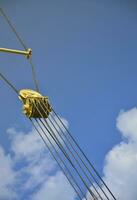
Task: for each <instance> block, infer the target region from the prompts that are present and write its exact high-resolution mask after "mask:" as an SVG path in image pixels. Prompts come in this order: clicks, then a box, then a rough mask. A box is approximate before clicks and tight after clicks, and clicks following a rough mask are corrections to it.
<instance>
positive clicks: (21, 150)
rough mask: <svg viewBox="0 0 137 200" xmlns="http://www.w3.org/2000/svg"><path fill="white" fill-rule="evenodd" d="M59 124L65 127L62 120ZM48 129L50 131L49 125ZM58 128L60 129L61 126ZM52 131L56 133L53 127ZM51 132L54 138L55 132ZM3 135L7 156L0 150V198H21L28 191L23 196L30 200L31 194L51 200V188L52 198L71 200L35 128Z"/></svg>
mask: <svg viewBox="0 0 137 200" xmlns="http://www.w3.org/2000/svg"><path fill="white" fill-rule="evenodd" d="M56 120H57V119H56ZM63 122H64V123H65V125H67V124H68V123H67V122H66V120H63ZM49 123H50V122H49ZM58 123H59V121H58ZM50 126H51V127H52V128H53V129H54V127H53V126H52V125H51V124H50ZM60 126H61V128H63V127H62V125H61V124H60ZM56 129H57V130H58V131H60V129H59V128H58V127H57V126H56ZM54 132H55V134H56V136H57V131H55V130H54ZM7 133H8V137H9V139H10V150H9V154H6V153H5V152H4V149H3V148H2V147H0V199H2V200H9V199H10V200H11V199H12V200H13V199H21V198H22V195H24V194H25V193H26V194H27V193H29V192H30V191H31V195H30V194H29V196H27V198H28V199H32V200H34V196H33V197H31V196H32V194H33V193H35V196H36V198H40V197H41V198H40V199H41V200H42V196H41V195H42V194H45V193H46V195H47V196H48V200H52V199H53V190H52V187H53V188H54V197H55V199H56V197H59V199H61V196H62V199H65V200H74V196H75V193H74V191H73V189H72V188H71V187H70V186H69V184H68V182H67V180H66V178H64V176H63V175H62V173H61V172H60V171H59V170H58V168H57V165H56V163H55V161H54V160H53V159H52V158H51V157H50V156H49V152H48V151H47V149H46V148H45V145H44V143H43V141H42V140H41V138H40V137H39V135H38V134H37V133H36V131H35V129H32V131H30V132H28V133H24V132H22V131H20V132H19V131H16V130H15V129H14V128H10V129H8V130H7ZM46 133H47V132H46ZM41 134H43V133H42V131H41ZM47 134H48V133H47ZM43 136H44V134H43ZM57 137H58V136H57ZM58 139H59V138H58ZM60 141H61V140H60ZM62 144H63V142H62ZM36 191H37V192H36ZM64 191H65V193H64ZM43 199H45V198H43Z"/></svg>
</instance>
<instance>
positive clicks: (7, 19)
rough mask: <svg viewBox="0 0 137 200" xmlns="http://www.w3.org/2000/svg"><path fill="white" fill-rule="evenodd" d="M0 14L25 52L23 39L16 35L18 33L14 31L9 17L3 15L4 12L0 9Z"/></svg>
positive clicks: (25, 47)
mask: <svg viewBox="0 0 137 200" xmlns="http://www.w3.org/2000/svg"><path fill="white" fill-rule="evenodd" d="M0 13H1V15H2V16H3V17H4V18H5V20H6V21H7V23H8V25H9V26H10V28H11V29H12V31H13V32H14V34H15V35H16V37H17V39H18V41H19V42H20V44H21V45H22V46H23V48H24V49H25V50H27V46H26V45H25V43H24V41H23V39H22V38H21V36H20V35H19V34H18V32H17V31H16V28H15V26H14V25H13V24H12V23H11V21H10V19H9V17H8V16H7V15H6V14H5V12H4V11H3V9H2V8H0Z"/></svg>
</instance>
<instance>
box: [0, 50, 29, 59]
mask: <svg viewBox="0 0 137 200" xmlns="http://www.w3.org/2000/svg"><path fill="white" fill-rule="evenodd" d="M0 52H6V53H14V54H20V55H25V56H26V57H27V59H29V58H30V57H31V56H32V50H31V49H27V50H25V51H21V50H15V49H7V48H0Z"/></svg>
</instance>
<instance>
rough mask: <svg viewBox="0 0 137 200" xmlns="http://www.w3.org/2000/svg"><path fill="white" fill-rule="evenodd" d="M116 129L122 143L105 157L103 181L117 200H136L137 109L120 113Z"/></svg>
mask: <svg viewBox="0 0 137 200" xmlns="http://www.w3.org/2000/svg"><path fill="white" fill-rule="evenodd" d="M117 128H118V130H119V131H120V133H121V134H122V137H123V141H122V142H121V143H120V144H118V145H116V146H115V147H114V148H113V149H112V150H111V151H110V152H109V153H108V154H107V156H106V160H105V167H104V175H105V176H104V180H105V182H106V183H107V184H108V186H109V187H110V188H111V190H112V191H113V193H114V194H115V196H116V197H117V199H118V200H123V199H124V200H136V199H137V189H136V187H137V108H133V109H131V110H129V111H127V112H124V111H122V112H120V114H119V116H118V118H117Z"/></svg>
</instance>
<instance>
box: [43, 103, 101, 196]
mask: <svg viewBox="0 0 137 200" xmlns="http://www.w3.org/2000/svg"><path fill="white" fill-rule="evenodd" d="M41 103H42V105H41V104H39V105H40V107H41V108H42V109H43V110H44V111H45V112H46V111H47V110H48V108H47V107H46V105H45V104H44V103H43V102H41ZM44 107H45V108H44ZM48 120H49V122H50V123H51V124H52V126H53V127H54V129H55V131H56V132H57V133H58V135H59V137H60V138H61V140H62V141H63V143H64V144H65V146H66V147H67V150H68V151H69V152H70V154H71V155H72V157H73V158H74V160H75V161H76V163H77V164H78V166H79V168H80V169H81V170H82V172H83V173H84V175H85V176H86V178H87V179H88V181H89V183H90V184H91V185H92V187H93V188H94V190H95V192H96V193H97V195H98V196H99V198H100V199H101V200H103V198H102V197H101V195H100V194H99V192H98V191H97V189H96V187H95V186H94V184H93V182H92V181H91V179H90V178H89V177H88V175H87V173H86V172H85V170H84V169H83V167H82V166H81V163H80V162H79V160H78V159H77V158H76V156H75V155H74V153H73V152H72V150H71V149H70V147H69V145H70V146H71V147H72V148H73V150H74V152H75V153H77V152H76V150H75V148H74V147H73V146H72V144H71V143H70V142H69V141H68V140H67V142H68V143H69V145H68V144H67V143H66V141H65V139H66V137H65V133H64V132H63V131H62V129H60V130H61V132H63V136H64V137H65V139H64V138H63V136H62V135H61V132H60V131H59V130H57V128H56V126H55V124H54V123H53V121H52V120H51V119H50V118H49V117H48ZM77 155H78V154H77Z"/></svg>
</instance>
